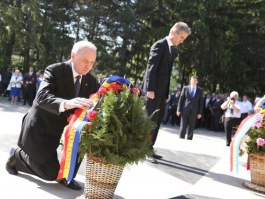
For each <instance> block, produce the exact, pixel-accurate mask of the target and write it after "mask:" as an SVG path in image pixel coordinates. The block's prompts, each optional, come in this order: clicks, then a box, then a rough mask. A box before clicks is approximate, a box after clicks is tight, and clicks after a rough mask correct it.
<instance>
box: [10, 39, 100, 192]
mask: <svg viewBox="0 0 265 199" xmlns="http://www.w3.org/2000/svg"><path fill="white" fill-rule="evenodd" d="M96 51H97V49H96V47H95V45H94V44H92V43H90V42H88V41H80V42H77V43H75V44H74V46H73V48H72V52H71V59H70V60H69V61H67V62H63V63H56V64H52V65H50V66H48V67H47V68H46V69H45V72H44V79H43V81H42V83H41V85H40V88H39V91H38V93H37V95H36V98H35V100H34V102H33V105H32V107H31V108H30V110H29V111H28V113H27V114H26V115H25V116H24V118H23V121H22V129H21V132H20V136H19V139H18V147H17V148H12V149H11V151H10V157H9V159H8V161H7V163H6V169H7V171H8V172H9V173H10V174H13V175H17V174H18V171H19V172H25V173H29V174H32V175H36V176H39V177H40V178H42V179H44V180H49V181H53V180H56V178H57V175H58V171H59V168H60V165H59V160H58V158H57V148H58V146H59V143H60V138H61V135H62V133H63V129H64V127H65V126H66V125H67V124H68V123H67V118H68V117H69V116H70V114H71V113H73V112H74V110H75V109H76V108H84V107H87V106H90V105H92V104H93V103H92V102H91V101H90V100H89V99H88V97H89V95H90V94H93V93H95V92H96V91H97V89H98V83H97V80H96V79H95V78H94V77H93V76H92V75H91V74H90V73H89V71H90V70H91V69H92V67H93V65H94V63H95V60H96ZM75 85H78V86H75ZM79 165H80V163H77V166H76V167H75V168H76V170H75V172H74V177H75V175H76V173H77V170H78V168H79ZM60 182H61V183H62V184H64V185H66V186H67V187H69V188H72V189H76V190H78V189H81V186H80V185H79V184H78V183H77V182H76V181H75V180H74V179H73V180H72V181H71V182H70V183H69V184H67V182H66V180H65V179H63V180H61V181H60Z"/></svg>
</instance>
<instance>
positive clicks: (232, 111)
mask: <svg viewBox="0 0 265 199" xmlns="http://www.w3.org/2000/svg"><path fill="white" fill-rule="evenodd" d="M238 97H239V95H238V92H236V91H232V92H231V93H230V96H229V97H227V99H226V101H225V102H224V103H223V104H222V105H221V108H222V109H223V110H225V117H224V118H225V119H224V130H225V135H226V146H230V143H231V139H232V134H233V129H234V128H235V127H236V126H238V125H239V123H240V117H241V110H240V102H239V101H238Z"/></svg>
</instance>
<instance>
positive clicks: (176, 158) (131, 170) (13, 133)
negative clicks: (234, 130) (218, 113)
mask: <svg viewBox="0 0 265 199" xmlns="http://www.w3.org/2000/svg"><path fill="white" fill-rule="evenodd" d="M28 108H29V107H25V106H22V105H19V104H18V105H16V106H11V105H10V103H9V102H8V101H7V99H6V98H3V97H0V121H1V123H0V124H1V125H0V142H1V145H0V157H1V158H0V176H1V181H0V187H1V188H0V190H1V191H0V198H7V199H15V198H28V199H30V198H38V199H44V198H45V199H58V198H62V199H73V198H76V197H78V196H81V195H82V194H83V192H84V190H81V191H74V190H70V189H67V188H65V187H63V186H62V185H60V184H58V183H56V182H47V181H44V180H41V179H39V178H37V177H34V176H31V175H26V174H21V173H20V174H19V175H18V176H12V175H9V174H8V173H7V172H6V170H5V162H6V160H7V158H8V156H9V150H10V148H11V147H12V146H15V145H16V141H17V138H18V135H19V130H20V125H21V119H22V117H23V115H24V114H25V113H26V111H27V110H28ZM155 148H156V150H157V153H159V154H161V155H163V157H164V158H163V159H162V160H160V161H159V163H158V164H152V163H149V162H147V161H143V162H140V163H139V164H137V165H130V166H127V167H126V168H125V169H124V171H123V174H122V177H121V179H120V181H119V184H118V186H117V189H116V191H115V196H114V198H115V199H123V198H124V199H185V198H192V199H195V198H196V199H210V198H211V199H233V198H245V199H258V198H265V195H263V194H260V193H257V192H253V191H251V190H249V189H246V188H244V187H243V186H242V183H243V182H246V181H250V173H249V171H247V170H246V168H245V165H246V157H241V158H240V169H239V172H238V173H234V172H232V173H231V172H230V171H229V148H228V147H226V146H225V140H224V133H223V132H220V133H216V132H211V131H207V130H205V129H196V131H195V136H194V139H193V140H192V141H189V140H182V139H179V138H178V127H176V126H174V127H172V126H162V128H161V130H160V132H159V136H158V139H157V142H156V145H155ZM58 152H59V154H60V153H61V149H58ZM85 162H86V161H83V163H82V165H81V168H80V170H79V173H78V175H77V178H76V180H77V181H78V182H79V183H80V184H81V185H82V186H83V187H84V186H85Z"/></svg>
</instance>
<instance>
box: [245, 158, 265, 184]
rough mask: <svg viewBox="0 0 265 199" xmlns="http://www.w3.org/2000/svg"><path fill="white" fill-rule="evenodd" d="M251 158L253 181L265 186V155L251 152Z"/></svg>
mask: <svg viewBox="0 0 265 199" xmlns="http://www.w3.org/2000/svg"><path fill="white" fill-rule="evenodd" d="M249 158H250V176H251V182H252V183H253V184H256V185H259V186H262V187H265V155H258V154H249Z"/></svg>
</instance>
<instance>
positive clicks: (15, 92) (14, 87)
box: [10, 69, 23, 104]
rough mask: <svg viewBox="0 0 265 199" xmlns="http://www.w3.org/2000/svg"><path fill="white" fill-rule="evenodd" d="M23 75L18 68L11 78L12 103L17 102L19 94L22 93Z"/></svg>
mask: <svg viewBox="0 0 265 199" xmlns="http://www.w3.org/2000/svg"><path fill="white" fill-rule="evenodd" d="M22 84H23V77H22V75H21V73H20V71H19V70H18V69H16V70H15V72H14V75H12V77H11V80H10V85H11V104H17V99H18V96H19V95H20V90H21V86H22Z"/></svg>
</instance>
